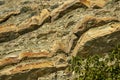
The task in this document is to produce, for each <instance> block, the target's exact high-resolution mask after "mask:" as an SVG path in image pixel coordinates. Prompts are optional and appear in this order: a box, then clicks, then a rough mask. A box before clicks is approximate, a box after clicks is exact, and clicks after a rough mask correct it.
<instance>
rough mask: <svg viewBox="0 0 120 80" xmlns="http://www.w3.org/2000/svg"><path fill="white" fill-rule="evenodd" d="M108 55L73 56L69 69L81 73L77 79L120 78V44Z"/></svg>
mask: <svg viewBox="0 0 120 80" xmlns="http://www.w3.org/2000/svg"><path fill="white" fill-rule="evenodd" d="M108 56H109V57H108V58H105V56H99V55H93V56H89V57H87V58H82V57H80V56H76V57H73V58H72V60H71V61H70V67H69V70H70V71H71V72H75V74H76V75H79V76H78V77H75V80H120V45H117V46H116V47H115V48H114V49H113V51H112V52H111V53H109V54H108Z"/></svg>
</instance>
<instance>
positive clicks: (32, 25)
mask: <svg viewBox="0 0 120 80" xmlns="http://www.w3.org/2000/svg"><path fill="white" fill-rule="evenodd" d="M119 13H120V1H119V0H116V1H115V0H66V1H65V0H20V1H18V0H0V80H67V79H69V80H72V74H71V73H70V72H67V71H66V70H65V69H66V68H67V67H68V66H69V59H70V58H71V57H72V56H87V55H93V54H95V53H97V54H106V53H109V52H110V51H111V50H112V48H113V47H114V45H116V44H118V43H119V41H120V35H119V34H120V14H119Z"/></svg>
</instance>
